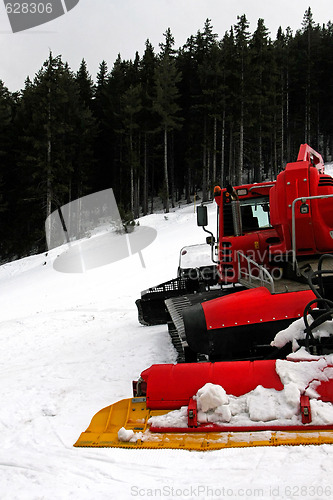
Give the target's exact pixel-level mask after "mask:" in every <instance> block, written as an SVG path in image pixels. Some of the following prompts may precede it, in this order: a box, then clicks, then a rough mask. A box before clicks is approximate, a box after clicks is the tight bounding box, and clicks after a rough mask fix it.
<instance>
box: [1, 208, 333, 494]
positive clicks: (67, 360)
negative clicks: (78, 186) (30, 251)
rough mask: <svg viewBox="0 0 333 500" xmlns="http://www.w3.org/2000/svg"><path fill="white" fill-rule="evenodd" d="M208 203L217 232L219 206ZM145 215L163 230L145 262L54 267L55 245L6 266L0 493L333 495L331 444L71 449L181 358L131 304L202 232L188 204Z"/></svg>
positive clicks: (169, 273)
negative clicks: (147, 376) (100, 415)
mask: <svg viewBox="0 0 333 500" xmlns="http://www.w3.org/2000/svg"><path fill="white" fill-rule="evenodd" d="M209 212H210V218H211V220H212V230H213V231H215V221H213V218H214V212H215V210H214V206H213V205H212V206H211V207H210V208H209ZM140 224H142V225H147V226H150V227H153V228H155V229H156V230H157V232H158V235H157V238H156V240H155V241H154V242H153V243H152V244H151V245H150V246H149V247H147V248H145V249H144V250H143V252H142V254H143V258H144V262H145V265H146V267H145V268H143V267H142V266H141V262H140V259H139V256H138V255H133V256H131V257H129V258H128V259H124V260H122V261H119V262H114V263H112V264H110V265H109V266H104V267H101V268H97V269H94V270H92V271H89V272H87V273H84V274H82V275H69V274H62V273H58V272H56V271H55V270H54V269H53V266H52V262H53V259H54V258H55V257H56V255H57V250H56V249H55V250H53V251H52V252H50V253H49V255H48V256H47V257H45V255H40V256H33V257H29V258H27V259H22V260H20V261H17V262H13V263H10V264H7V265H5V266H2V267H0V304H1V321H0V352H1V357H0V374H1V382H2V383H1V409H0V435H1V447H0V485H1V500H14V499H18V500H25V499H27V500H37V499H38V500H41V499H43V500H44V499H46V500H48V499H52V500H58V499H59V500H67V499H71V500H72V499H74V500H83V499H84V500H86V499H87V500H91V499H94V500H100V499H101V500H102V499H103V500H105V499H115V498H122V499H133V498H135V497H139V498H151V497H154V498H163V497H167V498H168V497H169V498H186V499H195V498H200V500H205V499H213V498H214V499H215V498H216V499H217V498H223V497H228V498H243V499H244V498H255V497H256V498H258V497H259V498H266V499H269V498H273V497H275V498H297V493H299V494H300V493H301V491H302V492H303V495H302V498H310V496H311V498H330V495H329V493H331V494H333V485H332V479H331V478H332V469H333V448H332V447H330V446H328V445H323V446H317V447H313V446H308V447H280V448H247V449H228V450H223V451H216V452H215V451H214V452H208V453H196V452H187V451H175V450H153V451H151V450H121V449H83V448H74V447H73V443H74V442H75V441H76V439H77V438H78V437H79V435H80V433H81V432H82V431H83V430H85V429H86V427H87V426H88V424H89V422H90V420H91V418H92V417H93V415H94V414H95V413H96V412H97V411H98V410H100V409H101V408H103V407H104V406H108V405H109V404H111V403H113V402H115V401H118V400H119V399H123V398H127V397H130V396H131V381H132V379H137V378H138V376H139V375H140V373H141V371H142V370H144V369H145V368H147V367H149V366H150V365H151V364H153V363H165V362H168V363H170V362H174V361H175V359H176V354H175V352H174V349H173V347H172V345H171V343H170V341H169V338H168V333H167V328H166V327H165V326H156V327H149V328H147V327H143V326H141V325H140V324H139V323H138V321H137V312H136V307H135V304H134V302H135V300H136V299H137V298H138V297H139V295H140V291H141V290H143V289H145V288H148V287H150V286H153V285H156V284H158V283H161V282H163V281H166V280H169V279H171V278H173V277H175V276H176V269H177V266H178V257H179V250H180V248H181V247H182V246H185V245H190V244H195V243H200V242H204V241H205V236H206V235H205V234H203V232H202V230H201V229H199V228H197V227H196V221H195V213H194V207H193V205H192V206H185V207H183V208H181V209H179V210H177V211H175V212H173V213H170V214H168V216H165V215H164V214H162V213H160V214H154V215H151V216H147V217H146V218H143V219H140ZM301 488H303V490H301ZM331 488H332V490H331ZM304 492H306V493H307V495H304ZM312 493H314V495H313V494H312ZM295 494H296V496H295ZM298 498H299V495H298Z"/></svg>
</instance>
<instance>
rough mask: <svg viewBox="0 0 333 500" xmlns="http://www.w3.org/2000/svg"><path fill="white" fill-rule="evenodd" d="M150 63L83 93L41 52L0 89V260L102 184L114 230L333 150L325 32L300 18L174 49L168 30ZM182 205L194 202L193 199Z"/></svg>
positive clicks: (85, 84) (332, 94)
mask: <svg viewBox="0 0 333 500" xmlns="http://www.w3.org/2000/svg"><path fill="white" fill-rule="evenodd" d="M163 36H164V40H163V42H162V43H160V45H159V50H158V52H157V53H156V52H155V49H154V47H153V46H152V44H151V43H150V41H149V40H147V41H146V43H145V50H144V53H143V55H142V57H140V56H139V54H138V53H136V54H135V57H134V59H133V60H123V59H122V58H121V56H120V55H119V56H118V58H117V59H116V61H115V62H114V64H113V67H112V69H111V70H109V69H108V67H107V64H106V62H105V61H102V63H101V64H100V67H99V72H98V74H97V77H96V83H94V82H93V79H92V77H91V76H90V74H89V71H88V68H87V64H86V62H85V60H83V61H82V63H81V66H80V68H79V70H78V71H77V73H74V72H73V71H72V70H71V69H70V68H69V66H68V64H67V63H65V62H63V61H62V58H61V56H54V55H53V54H52V53H50V54H49V58H48V59H47V60H46V61H45V63H44V64H43V66H42V67H41V69H40V71H39V72H38V73H37V74H36V75H35V78H34V80H33V81H31V80H30V79H27V80H26V82H25V87H24V89H23V90H22V91H20V92H16V93H11V92H9V90H8V89H7V88H6V86H5V85H4V83H3V82H2V81H1V80H0V220H1V228H2V238H1V243H0V260H1V261H2V262H4V261H6V260H10V259H13V258H17V257H21V256H24V255H29V254H32V253H35V252H40V251H43V250H44V249H45V232H44V221H45V219H46V217H47V216H48V215H49V214H50V213H51V212H52V211H53V210H55V209H56V208H57V207H58V206H59V205H63V204H65V203H68V202H69V201H71V200H73V199H76V198H78V197H81V196H84V195H86V194H90V193H93V192H96V191H99V190H102V189H107V188H110V187H112V188H113V190H114V193H115V196H116V200H117V203H118V205H119V207H120V210H121V214H122V217H123V218H124V219H132V218H137V217H139V216H140V215H141V214H147V213H149V212H152V211H153V210H154V199H156V197H157V196H158V197H160V198H161V200H162V201H163V205H164V209H165V211H166V212H168V211H169V210H170V208H171V207H174V206H175V205H176V204H177V202H178V201H179V200H180V199H181V198H185V199H186V200H187V201H188V202H190V201H191V199H193V196H194V195H195V194H196V193H197V191H198V190H200V191H202V197H203V199H204V200H207V199H209V198H210V197H211V195H212V190H213V187H214V185H216V184H220V185H222V186H224V185H226V183H227V182H229V183H232V184H234V185H237V184H240V183H242V182H257V181H261V180H263V179H273V178H275V177H276V175H277V173H278V172H279V171H280V170H281V169H282V168H283V167H284V165H285V163H286V162H287V161H294V160H295V159H296V156H297V152H298V148H299V145H300V144H301V143H304V142H307V143H308V144H310V145H311V146H312V147H313V148H315V149H317V150H318V151H319V152H320V153H321V154H323V156H324V157H325V158H326V159H330V157H331V155H332V153H333V120H332V117H333V24H332V23H331V22H330V21H329V22H328V23H327V24H326V25H323V26H319V25H318V24H316V23H315V22H314V20H313V16H312V12H311V9H310V8H309V9H308V10H307V11H306V12H305V14H304V17H303V22H302V26H301V28H300V29H299V30H298V31H296V33H295V34H293V33H292V31H291V30H290V28H286V29H285V30H283V29H282V28H279V30H278V32H277V35H276V38H275V39H274V40H272V39H271V38H270V36H269V32H268V29H267V28H266V26H265V24H264V20H263V19H259V20H258V23H257V27H256V30H255V31H254V32H253V33H252V34H251V33H250V31H249V23H248V21H247V18H246V16H245V15H242V16H239V17H238V18H237V23H236V24H235V25H234V26H232V27H231V28H230V30H229V31H227V32H226V33H225V35H224V36H223V38H222V39H219V38H218V35H217V34H216V33H214V30H213V27H212V24H211V21H210V20H206V22H205V23H204V27H203V29H202V30H200V31H198V32H197V34H196V35H193V36H190V37H189V38H188V40H187V42H186V43H185V45H184V46H183V47H181V48H179V49H178V50H176V49H175V46H174V45H175V41H174V37H173V35H172V33H171V30H170V29H167V30H166V32H165V33H164V35H163ZM191 197H192V198H191Z"/></svg>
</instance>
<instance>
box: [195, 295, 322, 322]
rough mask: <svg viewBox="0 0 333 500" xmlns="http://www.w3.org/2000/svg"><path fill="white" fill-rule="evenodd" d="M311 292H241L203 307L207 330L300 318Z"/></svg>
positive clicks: (204, 304) (212, 301) (207, 303)
mask: <svg viewBox="0 0 333 500" xmlns="http://www.w3.org/2000/svg"><path fill="white" fill-rule="evenodd" d="M314 298H315V296H314V293H313V292H312V291H311V290H303V291H299V292H288V293H279V294H271V293H270V291H269V290H268V289H267V288H265V287H259V288H255V289H249V290H244V291H241V292H237V293H234V294H230V295H226V296H224V297H219V298H217V299H213V300H209V301H207V302H204V303H203V304H202V308H203V311H204V314H205V318H206V324H207V330H214V329H217V328H226V327H231V326H242V325H247V324H256V323H262V322H263V323H265V322H269V321H276V320H282V319H288V318H297V317H301V316H302V315H303V311H304V307H305V306H306V304H308V302H310V301H311V300H312V299H314Z"/></svg>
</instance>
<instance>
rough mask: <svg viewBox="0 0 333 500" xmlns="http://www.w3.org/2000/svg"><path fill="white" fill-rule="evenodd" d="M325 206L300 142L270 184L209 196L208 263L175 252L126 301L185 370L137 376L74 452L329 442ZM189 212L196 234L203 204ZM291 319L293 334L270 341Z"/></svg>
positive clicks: (325, 196)
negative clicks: (171, 265) (160, 328)
mask: <svg viewBox="0 0 333 500" xmlns="http://www.w3.org/2000/svg"><path fill="white" fill-rule="evenodd" d="M332 198H333V178H332V177H330V176H328V175H325V173H324V164H323V160H322V157H321V156H320V155H319V154H318V153H316V152H315V151H314V150H313V149H311V148H310V147H309V146H308V145H302V146H301V148H300V151H299V155H298V158H297V161H296V162H294V163H288V164H287V166H286V168H285V170H284V171H283V172H281V173H280V174H279V175H278V176H277V179H276V181H274V182H269V183H268V182H264V183H260V184H251V185H250V184H248V185H244V186H236V187H231V186H228V187H227V188H226V189H221V188H216V189H215V201H216V204H217V213H218V234H217V237H214V235H213V234H212V233H210V234H209V237H208V238H207V243H208V244H209V246H207V248H208V249H209V250H210V252H209V253H210V259H209V260H208V261H207V260H202V259H201V256H202V246H196V247H187V248H185V249H182V251H181V260H180V266H179V270H178V277H177V278H176V279H174V280H171V281H169V282H167V283H163V284H161V285H159V286H158V287H154V288H150V289H149V290H146V291H145V292H142V295H141V299H140V300H139V301H137V306H138V310H139V319H140V321H141V322H142V323H143V324H158V323H168V325H169V332H170V334H171V336H172V339H173V341H174V344H175V346H176V347H177V349H178V352H179V360H180V361H187V362H186V363H183V362H180V363H178V364H174V365H172V364H166V365H153V366H151V367H150V368H148V369H147V370H144V371H143V372H142V373H141V377H140V378H139V380H138V381H137V382H134V383H133V397H132V398H130V399H124V400H122V401H119V402H117V403H115V404H113V405H111V406H109V407H107V408H104V409H102V410H101V411H100V412H98V413H97V414H96V415H95V416H94V417H93V419H92V421H91V424H90V425H89V427H88V428H87V430H86V431H85V432H83V433H82V434H81V436H80V437H79V439H78V440H77V442H76V443H75V446H77V447H85V446H88V447H123V448H155V449H159V448H175V449H187V450H213V449H220V448H228V447H242V446H276V445H281V444H282V445H297V444H322V443H331V444H333V354H332V353H333V328H332V324H331V321H332V317H333V280H332V274H333V266H332V263H333V259H332V257H333V255H331V252H332V249H333V199H332ZM197 215H198V224H199V225H200V226H202V227H203V228H204V230H205V231H207V229H206V227H207V225H208V220H207V207H206V206H201V207H198V209H197ZM190 254H191V255H192V256H194V257H195V258H194V259H192V261H193V262H195V266H191V259H190V258H189V255H190ZM301 317H303V319H304V323H302V326H301V327H300V326H298V327H297V328H298V329H299V331H298V334H297V335H296V336H294V337H293V335H289V336H288V335H287V336H286V338H285V341H282V342H281V345H279V343H277V342H276V340H274V342H272V341H273V339H274V338H275V335H276V334H277V333H278V332H280V334H279V335H281V331H282V333H283V334H285V332H284V331H283V330H284V329H285V328H287V327H289V326H290V325H291V323H293V322H295V320H297V319H299V318H301ZM327 322H328V326H327ZM295 324H296V323H295ZM299 324H300V322H298V325H299ZM323 324H325V325H326V326H325V325H324V326H323ZM294 328H295V325H292V326H291V328H290V329H294ZM290 329H288V330H289V331H290ZM295 340H297V341H296V344H295V342H294V341H295ZM272 344H273V345H272ZM189 361H193V362H189ZM197 361H203V362H199V363H198V362H197ZM211 361H213V362H211Z"/></svg>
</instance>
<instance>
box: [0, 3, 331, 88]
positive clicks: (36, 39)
mask: <svg viewBox="0 0 333 500" xmlns="http://www.w3.org/2000/svg"><path fill="white" fill-rule="evenodd" d="M36 2H38V0H36ZM309 6H310V7H311V9H312V13H313V17H314V21H315V22H316V23H319V24H320V25H322V24H324V23H327V22H328V21H329V20H331V21H333V3H332V0H315V1H313V2H312V5H311V0H278V1H277V0H233V1H232V0H80V2H79V4H78V5H77V6H76V7H74V8H73V9H72V10H71V11H70V12H68V13H67V14H65V15H64V16H61V17H59V18H58V19H55V20H54V21H51V22H49V23H47V24H45V25H43V26H39V27H37V28H33V29H31V30H28V31H25V32H21V33H15V34H13V33H12V32H11V28H10V24H9V20H8V18H7V14H6V11H5V7H4V5H3V2H2V0H0V79H1V80H3V82H4V83H5V85H6V86H7V87H8V88H9V90H11V91H15V90H19V89H21V88H23V86H24V81H25V79H26V77H27V76H28V75H29V76H30V78H31V79H33V77H34V75H35V74H36V72H37V71H38V70H39V69H40V68H41V66H42V64H43V62H44V61H45V60H46V59H47V57H48V53H49V50H52V52H53V55H55V56H56V55H59V54H60V55H61V56H62V59H63V61H64V62H65V61H67V62H68V64H69V66H70V68H71V69H72V70H73V71H77V69H78V68H79V65H80V62H81V60H82V59H83V58H84V59H85V60H86V61H87V65H88V69H89V72H90V74H91V75H92V77H93V79H94V80H95V78H96V74H97V72H98V68H99V64H100V63H101V62H102V60H103V59H104V60H105V61H106V62H107V64H108V68H109V70H110V69H111V68H112V66H113V63H114V61H115V59H116V57H117V55H118V53H120V54H121V56H122V58H123V59H133V58H134V56H135V52H136V51H138V52H139V54H140V55H142V53H143V51H144V47H145V41H146V40H147V38H149V40H150V41H151V43H152V44H153V46H154V48H155V52H158V50H159V47H158V44H159V43H160V42H161V41H163V40H164V37H163V33H164V32H165V30H166V29H167V28H168V27H170V29H171V32H172V33H173V35H174V37H175V42H176V43H175V45H176V48H178V47H180V46H182V45H183V44H184V43H185V42H186V40H187V38H188V37H189V36H190V35H195V34H196V33H197V31H198V30H201V29H202V28H203V25H204V22H205V20H206V19H207V18H209V19H211V21H212V25H213V27H214V31H215V33H217V34H218V35H219V38H222V37H223V35H224V33H225V32H226V31H228V30H229V29H230V27H231V26H232V25H234V24H236V23H237V16H238V15H242V14H246V17H247V19H248V20H249V22H250V31H251V33H253V31H254V30H255V29H256V25H257V21H258V19H259V18H263V19H264V21H265V25H266V27H267V28H268V29H269V31H270V33H271V37H272V38H273V39H275V36H276V32H277V30H278V28H279V26H281V27H282V29H284V30H285V29H286V28H287V27H288V26H290V27H291V29H292V30H293V32H295V31H296V30H297V29H300V28H301V23H302V19H303V16H304V12H305V10H306V9H307V8H308V7H309Z"/></svg>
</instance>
